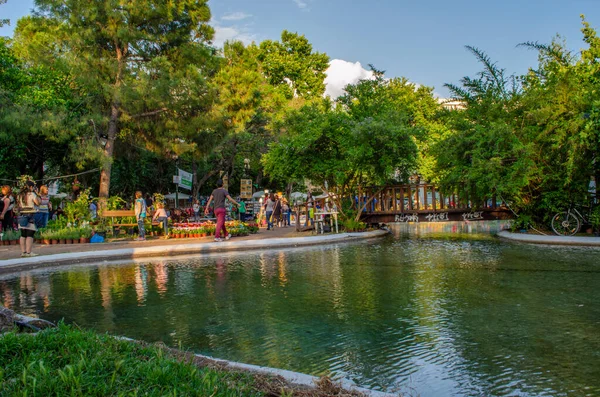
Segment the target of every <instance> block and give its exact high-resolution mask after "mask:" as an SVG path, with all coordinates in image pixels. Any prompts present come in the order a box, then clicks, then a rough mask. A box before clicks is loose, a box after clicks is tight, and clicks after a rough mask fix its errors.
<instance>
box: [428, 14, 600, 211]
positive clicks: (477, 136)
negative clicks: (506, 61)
mask: <svg viewBox="0 0 600 397" xmlns="http://www.w3.org/2000/svg"><path fill="white" fill-rule="evenodd" d="M582 32H583V33H584V41H585V42H586V43H587V44H588V45H589V48H588V49H586V50H583V51H582V52H581V54H580V56H575V55H573V54H571V53H570V52H569V51H568V50H567V49H566V46H565V45H564V44H563V43H561V42H560V41H559V40H558V39H556V40H554V41H553V42H552V43H551V44H550V45H541V44H538V43H524V44H523V45H522V46H525V47H527V48H531V49H534V50H536V51H538V52H539V65H538V68H537V69H531V70H530V71H529V73H528V74H527V75H525V76H522V77H515V76H506V74H505V72H504V70H503V69H500V68H498V67H497V66H496V64H495V63H493V62H492V61H491V60H490V59H489V57H488V56H487V55H485V54H484V53H483V52H482V51H480V50H478V49H475V48H472V47H468V49H469V50H470V51H471V52H472V53H473V54H474V55H475V56H476V57H477V59H478V60H479V61H480V63H481V64H482V65H483V71H482V72H481V73H479V75H478V76H477V77H475V78H470V77H465V78H463V79H462V81H461V86H455V85H448V88H449V89H450V90H451V92H452V93H453V95H454V97H455V98H456V99H458V100H461V101H462V102H463V103H464V104H465V105H466V109H465V110H464V111H452V112H448V113H447V114H446V115H445V119H446V120H447V123H448V126H449V127H450V130H451V133H449V134H447V135H446V136H445V137H443V138H442V139H440V140H439V141H438V143H437V144H436V145H435V148H434V152H435V155H436V157H437V172H438V174H439V175H440V182H441V185H442V187H443V188H445V189H448V190H451V189H454V188H456V187H457V186H466V187H467V188H468V190H469V191H470V193H471V195H472V197H475V198H477V197H480V198H486V197H490V196H491V195H492V194H497V195H498V196H500V197H502V198H503V199H504V200H506V201H509V202H511V205H512V206H513V208H514V209H515V210H516V211H517V212H519V213H523V215H528V216H533V218H534V219H533V220H534V221H547V219H545V218H547V214H549V213H553V211H556V210H557V209H558V208H563V209H564V208H566V207H568V206H569V205H570V204H571V203H574V202H584V201H585V200H586V196H587V193H588V192H587V191H588V184H589V181H590V177H591V176H595V177H596V180H598V177H599V176H600V163H599V162H598V161H597V160H596V159H598V158H599V156H600V128H599V127H600V111H598V109H600V102H599V101H598V99H597V95H596V94H594V93H596V92H598V89H600V79H599V78H598V76H599V75H600V67H599V66H598V64H599V63H598V61H599V60H600V41H599V40H598V38H597V37H596V33H595V31H594V30H593V29H591V28H590V27H589V25H588V24H587V22H585V20H584V22H583V29H582Z"/></svg>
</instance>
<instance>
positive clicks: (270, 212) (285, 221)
mask: <svg viewBox="0 0 600 397" xmlns="http://www.w3.org/2000/svg"><path fill="white" fill-rule="evenodd" d="M263 207H264V210H265V217H266V219H267V230H273V228H274V227H275V225H277V227H287V226H290V222H291V216H292V213H291V209H290V205H289V203H288V201H287V200H286V199H285V197H281V198H280V197H279V196H278V195H277V194H274V193H271V194H270V195H269V196H268V197H267V199H266V200H265V202H264V204H263Z"/></svg>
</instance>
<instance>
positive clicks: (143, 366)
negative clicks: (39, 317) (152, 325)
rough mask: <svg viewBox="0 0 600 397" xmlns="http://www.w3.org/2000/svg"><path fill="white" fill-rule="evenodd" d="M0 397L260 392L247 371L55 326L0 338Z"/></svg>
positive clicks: (250, 394)
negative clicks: (211, 366) (221, 367)
mask: <svg viewBox="0 0 600 397" xmlns="http://www.w3.org/2000/svg"><path fill="white" fill-rule="evenodd" d="M0 364H1V365H0V396H44V397H46V396H262V395H263V393H261V392H260V391H258V390H257V389H256V388H255V387H254V383H255V378H253V377H252V375H249V374H241V373H235V372H228V371H215V370H213V369H209V368H199V367H198V366H195V365H193V364H190V363H185V362H182V360H178V359H177V358H174V357H172V356H170V355H168V354H167V353H165V350H163V349H160V348H159V347H155V346H142V345H140V344H138V343H131V342H127V341H123V340H117V339H115V338H113V337H111V336H108V335H98V334H96V333H93V332H90V331H81V330H78V329H76V328H74V327H72V326H67V325H63V324H61V325H59V327H57V328H54V329H48V330H45V331H43V332H40V333H38V334H37V335H33V334H17V333H7V334H4V335H2V336H0Z"/></svg>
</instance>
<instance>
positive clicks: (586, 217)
mask: <svg viewBox="0 0 600 397" xmlns="http://www.w3.org/2000/svg"><path fill="white" fill-rule="evenodd" d="M579 207H582V206H579ZM586 208H588V210H587V213H585V214H582V213H581V212H579V211H578V210H577V208H575V207H573V206H572V207H569V209H567V210H566V211H562V212H557V213H556V214H555V215H554V216H553V217H552V230H553V231H554V233H555V234H557V235H559V236H573V235H574V234H575V233H577V232H578V231H579V229H581V226H582V225H584V224H591V221H590V218H591V214H592V211H593V208H594V207H593V204H592V205H590V206H589V207H586Z"/></svg>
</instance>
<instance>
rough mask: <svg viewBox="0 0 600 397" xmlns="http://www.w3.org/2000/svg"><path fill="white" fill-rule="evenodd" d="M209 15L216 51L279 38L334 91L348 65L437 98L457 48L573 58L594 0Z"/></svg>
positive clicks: (517, 60)
mask: <svg viewBox="0 0 600 397" xmlns="http://www.w3.org/2000/svg"><path fill="white" fill-rule="evenodd" d="M209 5H210V7H211V10H212V13H213V24H214V25H215V27H216V28H217V37H216V42H217V43H219V42H221V41H222V40H224V39H231V38H237V39H241V40H243V41H246V42H249V41H252V40H255V41H257V42H259V41H262V40H265V39H278V38H279V37H280V34H281V31H282V30H284V29H287V30H290V31H293V32H299V33H302V34H304V35H306V37H307V38H308V39H309V41H310V42H311V43H312V44H313V47H314V49H315V50H317V51H320V52H325V53H327V54H328V55H329V56H330V57H331V59H332V60H334V59H337V60H338V61H337V63H336V64H335V65H334V66H335V67H332V69H331V70H330V77H337V80H336V81H337V83H336V84H342V82H347V81H352V79H356V78H358V77H364V76H366V73H365V71H364V70H362V69H361V68H359V67H358V65H357V64H356V63H357V62H359V63H360V64H361V65H362V67H364V68H368V66H367V65H368V64H369V63H371V64H374V65H375V66H376V67H377V68H378V69H383V70H385V71H386V75H387V76H388V77H399V76H404V77H407V78H408V79H409V80H411V81H413V82H415V83H419V84H423V85H428V86H433V87H434V88H435V91H436V92H437V93H439V94H440V95H442V96H445V95H447V90H446V89H445V88H444V87H443V84H444V83H457V82H458V81H459V79H460V78H461V77H463V76H465V75H474V74H475V73H476V72H477V71H479V65H478V64H477V62H476V60H475V58H473V56H472V55H471V54H470V53H468V52H467V51H466V50H465V49H464V46H465V45H472V46H475V47H478V48H480V49H482V50H484V51H485V52H486V53H487V54H488V55H490V57H491V58H492V59H493V60H494V61H496V62H497V63H498V65H499V66H501V67H503V68H506V69H507V71H508V72H510V73H518V74H521V73H524V72H526V71H527V68H528V67H530V66H535V65H536V60H537V55H536V53H535V52H533V51H528V50H526V49H523V48H516V45H517V44H519V43H521V42H524V41H539V42H543V43H548V42H550V41H551V40H552V38H553V37H554V36H555V35H556V34H560V35H561V36H562V37H563V38H564V39H566V41H567V44H568V46H569V47H570V48H571V49H573V50H576V51H577V50H579V49H581V48H582V47H583V46H584V43H583V42H582V41H581V33H580V28H581V21H580V18H579V15H580V14H585V15H586V18H587V20H588V22H590V23H591V25H592V26H593V27H595V28H596V29H597V30H600V0H545V1H542V0H520V1H517V0H504V1H485V0H479V1H476V0H454V1H441V0H427V1H420V2H418V1H406V0H404V1H403V0H371V1H364V0H363V1H350V0H212V1H210V2H209ZM32 7H33V0H8V3H7V4H4V5H0V18H11V19H12V26H11V27H8V28H7V27H4V28H1V29H0V35H11V32H12V27H14V25H15V22H16V19H18V18H19V17H20V16H23V15H26V14H28V13H29V12H30V11H29V10H30V9H31V8H32ZM333 75H335V76H333ZM332 84H333V83H332Z"/></svg>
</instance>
